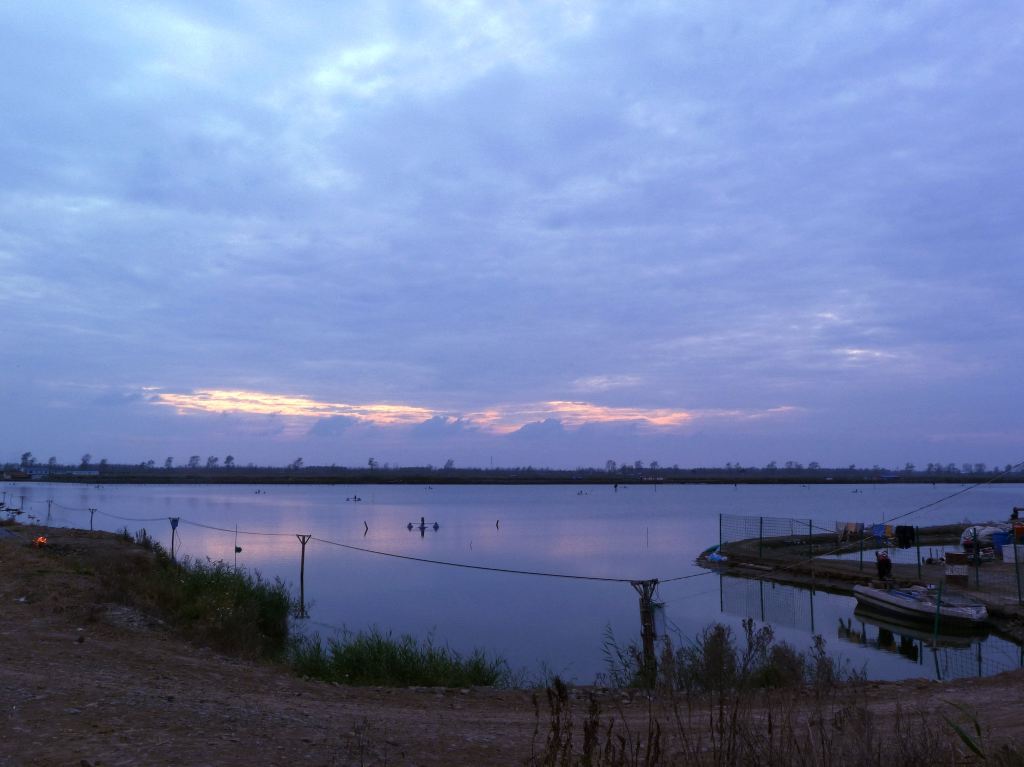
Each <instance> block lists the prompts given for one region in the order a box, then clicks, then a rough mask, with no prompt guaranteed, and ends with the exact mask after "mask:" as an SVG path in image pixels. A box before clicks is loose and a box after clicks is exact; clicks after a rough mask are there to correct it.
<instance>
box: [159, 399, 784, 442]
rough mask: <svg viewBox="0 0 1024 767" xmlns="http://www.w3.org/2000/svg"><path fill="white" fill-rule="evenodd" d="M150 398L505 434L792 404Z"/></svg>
mask: <svg viewBox="0 0 1024 767" xmlns="http://www.w3.org/2000/svg"><path fill="white" fill-rule="evenodd" d="M149 391H150V392H152V393H151V398H152V401H153V402H155V403H157V404H159V405H165V406H168V407H173V408H175V410H176V411H177V412H178V413H179V414H181V415H188V414H191V413H243V414H252V415H277V416H281V417H283V418H287V419H290V420H292V421H301V420H305V419H320V418H331V417H335V416H344V417H347V418H352V419H354V420H356V421H360V422H363V423H367V424H374V425H377V426H402V425H405V426H410V425H415V424H418V423H422V422H423V421H426V420H428V419H431V418H436V417H442V418H446V419H448V420H450V421H452V420H456V419H459V420H462V421H465V422H467V423H470V424H472V425H474V426H476V427H478V428H480V429H483V430H485V431H490V432H494V433H498V434H508V433H510V432H513V431H516V430H517V429H519V428H522V427H523V426H524V425H526V424H529V423H535V422H537V421H543V420H545V419H548V418H553V419H556V420H558V421H560V422H561V423H562V424H563V425H565V426H567V427H570V428H573V427H579V426H583V425H585V424H601V423H621V422H632V423H639V424H641V425H643V426H647V427H652V428H661V429H672V428H678V427H681V426H685V425H687V424H690V423H692V422H694V421H696V420H703V419H716V418H717V419H730V420H748V419H753V418H764V417H768V416H773V415H774V416H778V415H784V414H787V413H789V412H791V411H795V410H797V408H793V407H790V406H782V407H777V408H771V409H768V410H762V411H731V410H707V411H687V410H673V409H669V408H637V407H609V406H605V405H595V404H592V403H590V402H571V401H566V400H549V401H545V402H537V403H529V404H518V405H517V404H503V405H497V406H494V407H490V408H487V409H486V410H480V411H476V412H470V413H465V414H462V415H461V416H454V415H452V414H451V413H445V412H442V411H439V410H433V409H431V408H424V407H416V406H412V405H395V404H382V403H372V404H361V405H354V404H348V403H342V402H323V401H320V400H315V399H312V398H311V397H305V396H292V395H285V394H271V393H267V392H257V391H246V390H241V389H199V390H197V391H195V392H192V393H190V394H172V393H162V392H159V391H157V390H154V389H150V390H149Z"/></svg>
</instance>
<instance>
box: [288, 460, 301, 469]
mask: <svg viewBox="0 0 1024 767" xmlns="http://www.w3.org/2000/svg"><path fill="white" fill-rule="evenodd" d="M288 468H289V469H293V470H294V471H298V470H299V469H301V468H302V459H301V458H296V459H295V460H294V461H292V462H291V463H290V464H288Z"/></svg>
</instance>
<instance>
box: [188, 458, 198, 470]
mask: <svg viewBox="0 0 1024 767" xmlns="http://www.w3.org/2000/svg"><path fill="white" fill-rule="evenodd" d="M188 467H189V468H190V469H198V468H199V456H198V455H191V456H189V458H188Z"/></svg>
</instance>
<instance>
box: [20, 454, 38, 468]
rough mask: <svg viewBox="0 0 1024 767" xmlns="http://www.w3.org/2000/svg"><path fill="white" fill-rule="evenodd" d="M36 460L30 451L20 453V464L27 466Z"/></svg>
mask: <svg viewBox="0 0 1024 767" xmlns="http://www.w3.org/2000/svg"><path fill="white" fill-rule="evenodd" d="M35 462H36V459H35V456H33V455H32V452H31V451H28V452H25V453H22V454H21V465H22V466H25V467H28V466H32V465H34V464H35Z"/></svg>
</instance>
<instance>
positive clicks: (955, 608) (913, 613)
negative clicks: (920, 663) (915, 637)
mask: <svg viewBox="0 0 1024 767" xmlns="http://www.w3.org/2000/svg"><path fill="white" fill-rule="evenodd" d="M853 595H854V596H855V597H856V598H857V606H858V607H862V608H868V609H870V610H871V611H872V612H874V613H876V614H877V613H882V614H884V615H887V616H890V617H894V618H896V619H897V620H899V621H900V622H904V623H905V622H916V623H917V624H918V625H920V624H922V623H924V624H925V625H928V624H934V623H935V621H936V617H937V618H938V622H939V627H940V630H942V631H943V633H948V632H950V631H951V630H953V631H964V630H968V631H974V630H976V629H977V628H979V627H983V626H984V622H985V619H986V618H987V617H988V610H986V609H985V605H983V604H982V603H981V602H978V601H976V600H974V599H970V598H969V597H964V596H960V595H953V594H946V595H943V596H942V598H941V599H940V598H939V595H938V594H937V593H936V592H935V591H934V590H933V589H930V588H926V587H924V586H911V587H909V588H891V589H876V588H872V587H870V586H854V587H853Z"/></svg>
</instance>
